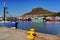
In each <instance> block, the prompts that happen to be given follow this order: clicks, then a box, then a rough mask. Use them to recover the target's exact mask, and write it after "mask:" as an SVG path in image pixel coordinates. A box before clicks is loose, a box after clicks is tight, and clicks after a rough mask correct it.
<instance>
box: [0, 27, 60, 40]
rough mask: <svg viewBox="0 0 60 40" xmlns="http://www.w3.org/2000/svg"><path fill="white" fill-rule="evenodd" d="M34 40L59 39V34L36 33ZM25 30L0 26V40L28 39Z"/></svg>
mask: <svg viewBox="0 0 60 40" xmlns="http://www.w3.org/2000/svg"><path fill="white" fill-rule="evenodd" d="M36 34H37V36H38V37H36V38H35V40H60V37H59V36H55V35H50V34H44V33H37V32H36ZM26 35H27V31H26V30H20V29H14V30H13V29H11V28H4V27H0V40H30V39H27V38H26Z"/></svg>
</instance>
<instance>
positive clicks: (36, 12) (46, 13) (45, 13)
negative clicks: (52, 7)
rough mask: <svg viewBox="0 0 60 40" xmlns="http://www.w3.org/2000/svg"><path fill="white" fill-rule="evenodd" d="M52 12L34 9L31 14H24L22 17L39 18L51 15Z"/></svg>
mask: <svg viewBox="0 0 60 40" xmlns="http://www.w3.org/2000/svg"><path fill="white" fill-rule="evenodd" d="M53 13H54V12H51V11H48V10H46V9H43V8H34V9H32V11H31V12H28V13H25V14H24V15H23V16H25V17H36V16H37V17H39V16H49V15H52V14H53Z"/></svg>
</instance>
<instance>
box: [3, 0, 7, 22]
mask: <svg viewBox="0 0 60 40" xmlns="http://www.w3.org/2000/svg"><path fill="white" fill-rule="evenodd" d="M3 20H4V22H5V20H6V0H4V19H3Z"/></svg>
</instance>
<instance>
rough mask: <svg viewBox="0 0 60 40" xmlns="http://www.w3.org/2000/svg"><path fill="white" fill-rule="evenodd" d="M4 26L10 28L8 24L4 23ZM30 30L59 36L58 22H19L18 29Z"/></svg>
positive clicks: (59, 24)
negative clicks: (33, 29)
mask: <svg viewBox="0 0 60 40" xmlns="http://www.w3.org/2000/svg"><path fill="white" fill-rule="evenodd" d="M5 26H8V27H9V26H10V23H8V24H7V23H5ZM30 28H35V31H36V32H40V33H47V34H53V35H58V36H60V22H55V23H54V22H50V23H48V22H43V23H35V22H23V21H21V22H19V24H18V29H22V30H29V29H30Z"/></svg>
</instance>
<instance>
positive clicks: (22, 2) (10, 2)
mask: <svg viewBox="0 0 60 40" xmlns="http://www.w3.org/2000/svg"><path fill="white" fill-rule="evenodd" d="M3 3H4V0H0V15H3V7H4V4H3ZM6 4H7V5H6V6H7V7H8V13H9V14H11V15H12V16H20V15H23V14H24V13H28V12H30V11H31V10H32V9H33V8H37V7H42V8H44V9H47V10H49V11H53V12H60V0H6ZM9 14H7V15H9Z"/></svg>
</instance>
